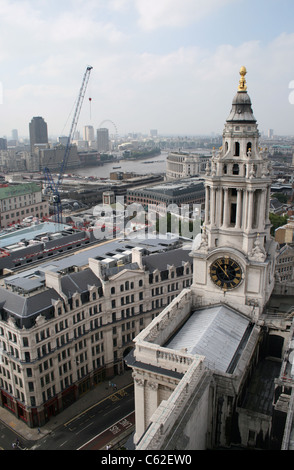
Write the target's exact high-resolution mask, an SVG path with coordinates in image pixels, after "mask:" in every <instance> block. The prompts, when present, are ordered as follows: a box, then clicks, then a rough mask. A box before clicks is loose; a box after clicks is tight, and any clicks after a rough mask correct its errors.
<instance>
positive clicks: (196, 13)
mask: <svg viewBox="0 0 294 470" xmlns="http://www.w3.org/2000/svg"><path fill="white" fill-rule="evenodd" d="M237 1H238V0H181V1H179V0H148V1H147V2H146V0H134V5H135V7H136V9H137V12H138V14H139V21H138V22H139V26H140V27H141V28H142V29H143V30H147V31H152V30H154V29H158V28H162V27H169V28H175V27H176V28H179V27H184V26H186V25H189V24H192V23H194V22H197V21H200V20H201V19H202V18H204V17H205V16H207V15H209V14H210V13H211V12H213V11H215V10H217V9H221V8H222V7H224V6H225V5H227V4H229V3H234V2H235V3H236V2H237Z"/></svg>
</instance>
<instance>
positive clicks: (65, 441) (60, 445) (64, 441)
mask: <svg viewBox="0 0 294 470" xmlns="http://www.w3.org/2000/svg"><path fill="white" fill-rule="evenodd" d="M67 442H68V440H66V441H64V442H63V443H62V444H60V446H59V447H62V446H64V444H66V443H67Z"/></svg>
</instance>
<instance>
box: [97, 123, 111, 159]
mask: <svg viewBox="0 0 294 470" xmlns="http://www.w3.org/2000/svg"><path fill="white" fill-rule="evenodd" d="M97 150H98V152H100V153H103V152H108V151H109V131H108V129H107V128H104V127H101V128H100V129H97Z"/></svg>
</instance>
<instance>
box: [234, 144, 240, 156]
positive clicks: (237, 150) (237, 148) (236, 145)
mask: <svg viewBox="0 0 294 470" xmlns="http://www.w3.org/2000/svg"><path fill="white" fill-rule="evenodd" d="M239 156H240V144H239V142H235V157H239Z"/></svg>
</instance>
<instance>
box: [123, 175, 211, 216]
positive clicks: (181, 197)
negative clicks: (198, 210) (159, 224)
mask: <svg viewBox="0 0 294 470" xmlns="http://www.w3.org/2000/svg"><path fill="white" fill-rule="evenodd" d="M126 200H127V204H132V203H138V204H140V205H141V206H142V207H144V208H145V209H146V210H147V209H148V210H152V209H154V210H156V211H157V212H159V213H162V214H165V213H166V212H167V209H168V207H170V208H171V206H173V205H175V206H177V207H178V208H180V207H181V206H188V207H189V210H190V212H192V211H193V205H203V204H204V201H205V190H204V180H203V179H202V178H196V177H195V178H189V179H183V180H181V181H178V182H176V183H175V182H164V183H160V184H157V185H154V186H151V187H146V188H138V189H129V190H128V191H127V198H126Z"/></svg>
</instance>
